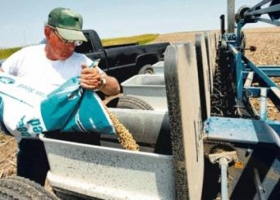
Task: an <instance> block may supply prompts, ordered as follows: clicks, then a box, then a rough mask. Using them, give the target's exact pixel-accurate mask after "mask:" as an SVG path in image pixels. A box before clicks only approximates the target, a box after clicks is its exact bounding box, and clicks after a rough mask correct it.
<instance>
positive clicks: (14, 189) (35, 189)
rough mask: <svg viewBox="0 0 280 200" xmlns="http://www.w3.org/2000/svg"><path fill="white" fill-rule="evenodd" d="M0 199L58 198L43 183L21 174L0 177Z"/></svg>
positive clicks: (54, 199)
mask: <svg viewBox="0 0 280 200" xmlns="http://www.w3.org/2000/svg"><path fill="white" fill-rule="evenodd" d="M0 199H20V200H25V199H32V200H37V199H38V200H58V198H57V197H56V196H55V195H53V194H52V193H50V192H49V191H47V190H46V189H45V188H44V187H42V186H41V185H39V184H37V183H35V182H33V181H31V180H29V179H25V178H22V177H19V176H10V177H6V178H3V179H0Z"/></svg>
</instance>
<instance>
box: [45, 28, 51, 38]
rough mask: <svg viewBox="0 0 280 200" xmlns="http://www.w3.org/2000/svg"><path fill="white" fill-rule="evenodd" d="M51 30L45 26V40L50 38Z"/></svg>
mask: <svg viewBox="0 0 280 200" xmlns="http://www.w3.org/2000/svg"><path fill="white" fill-rule="evenodd" d="M51 31H52V29H51V28H50V27H48V26H45V29H44V33H45V37H46V39H47V40H48V39H49V38H50V35H51Z"/></svg>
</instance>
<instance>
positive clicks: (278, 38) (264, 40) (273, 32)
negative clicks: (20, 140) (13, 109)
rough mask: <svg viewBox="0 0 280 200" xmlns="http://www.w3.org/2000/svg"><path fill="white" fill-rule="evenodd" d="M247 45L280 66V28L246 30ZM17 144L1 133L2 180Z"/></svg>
mask: <svg viewBox="0 0 280 200" xmlns="http://www.w3.org/2000/svg"><path fill="white" fill-rule="evenodd" d="M245 33H246V38H247V45H248V46H250V45H254V46H256V47H257V51H255V52H249V51H248V52H246V55H247V56H248V57H249V59H250V60H251V61H253V63H255V64H256V65H272V64H274V65H280V49H279V48H280V28H278V27H272V28H258V29H248V30H246V29H245ZM165 41H168V42H171V43H180V42H188V41H189V42H194V33H193V32H181V33H172V34H162V35H160V36H159V37H158V38H157V39H156V40H155V41H154V42H165ZM278 115H279V113H278V112H274V111H273V112H272V116H271V118H272V119H280V118H279V116H278ZM16 146H17V145H16V142H15V140H14V138H13V137H8V136H5V135H3V134H1V133H0V178H2V177H5V176H9V175H12V174H14V173H15V170H16Z"/></svg>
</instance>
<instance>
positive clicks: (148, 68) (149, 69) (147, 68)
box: [138, 64, 155, 74]
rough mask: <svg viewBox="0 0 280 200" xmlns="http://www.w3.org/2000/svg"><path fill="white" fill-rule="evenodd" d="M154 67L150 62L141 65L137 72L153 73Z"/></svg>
mask: <svg viewBox="0 0 280 200" xmlns="http://www.w3.org/2000/svg"><path fill="white" fill-rule="evenodd" d="M154 73H155V72H154V69H153V66H152V65H150V64H147V65H144V66H143V67H141V69H140V70H139V72H138V74H154Z"/></svg>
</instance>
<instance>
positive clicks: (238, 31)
mask: <svg viewBox="0 0 280 200" xmlns="http://www.w3.org/2000/svg"><path fill="white" fill-rule="evenodd" d="M279 18H280V1H279V0H263V1H261V2H260V3H258V4H256V5H255V6H252V7H249V6H242V7H241V8H240V9H239V10H238V11H237V13H235V10H234V1H233V0H228V13H227V19H228V23H227V25H228V28H227V30H226V29H225V16H224V15H221V17H220V23H221V29H220V32H219V33H218V32H199V33H196V35H195V42H194V43H191V42H186V43H180V44H172V45H169V46H168V47H167V49H166V52H165V58H164V61H161V62H158V63H156V64H154V65H153V69H154V71H155V74H152V75H151V74H147V75H135V76H133V77H131V78H129V79H128V80H126V81H124V82H123V83H122V86H123V92H124V99H125V98H126V101H125V102H126V103H130V104H133V103H134V104H135V105H136V104H137V106H138V107H139V109H135V107H134V109H133V110H132V109H128V108H129V106H127V108H120V107H116V108H113V107H111V108H109V110H110V111H111V112H112V113H114V114H115V115H116V116H117V117H118V119H119V120H120V122H121V123H122V124H123V125H124V126H125V127H127V129H128V130H129V131H130V132H131V133H132V134H133V137H134V139H135V140H136V142H137V143H138V144H139V146H140V151H139V152H138V151H129V150H124V149H122V147H121V146H120V144H119V142H118V138H117V136H112V135H101V141H100V142H101V145H100V146H95V145H85V144H80V143H76V142H68V141H62V140H58V139H54V138H50V137H48V135H47V134H45V135H43V134H42V135H40V139H41V140H42V141H43V142H44V144H45V148H46V151H47V154H48V159H49V163H50V168H51V170H50V171H49V173H48V180H49V182H50V184H51V186H52V188H53V190H54V193H55V194H56V195H57V196H58V197H59V198H61V199H96V198H97V199H141V200H142V199H171V200H173V199H182V200H183V199H184V200H185V199H190V200H197V199H203V200H204V199H205V200H208V199H222V200H226V199H238V200H240V199H244V200H245V199H246V200H250V199H261V200H264V199H280V149H279V148H280V139H279V133H280V121H279V120H275V119H274V120H272V119H269V117H268V114H269V112H271V111H270V110H268V104H269V105H272V104H273V105H274V107H275V110H279V109H280V89H279V86H278V85H277V84H276V83H275V82H274V81H273V80H274V79H273V78H272V77H279V76H280V66H276V65H273V66H257V65H255V64H254V63H253V62H252V61H251V60H250V59H249V58H247V57H246V55H245V54H246V53H245V52H246V51H247V50H248V49H249V50H251V51H254V50H255V48H254V47H247V46H246V35H245V34H244V32H243V27H244V26H246V25H247V24H251V23H258V22H265V23H269V24H272V25H276V26H279V25H280V22H279ZM109 104H110V102H109V103H108V105H109ZM124 107H125V106H124ZM274 112H276V111H274ZM277 112H278V111H277ZM19 182H20V181H19V180H18V183H19Z"/></svg>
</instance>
